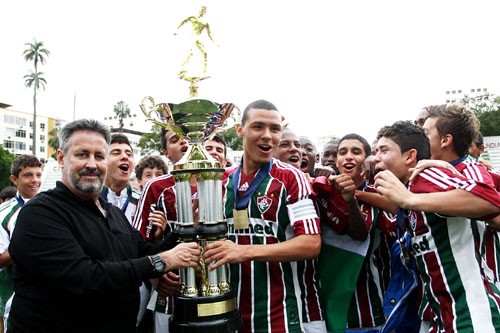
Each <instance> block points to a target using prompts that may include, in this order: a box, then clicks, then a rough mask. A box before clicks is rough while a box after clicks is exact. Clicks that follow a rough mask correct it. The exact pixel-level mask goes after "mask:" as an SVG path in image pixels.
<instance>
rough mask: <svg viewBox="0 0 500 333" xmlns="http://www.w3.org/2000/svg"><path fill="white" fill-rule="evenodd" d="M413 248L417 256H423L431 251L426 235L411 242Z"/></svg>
mask: <svg viewBox="0 0 500 333" xmlns="http://www.w3.org/2000/svg"><path fill="white" fill-rule="evenodd" d="M411 248H412V249H413V251H414V252H415V254H416V255H423V254H424V253H426V252H430V251H431V247H430V243H429V240H428V239H427V237H426V235H423V236H417V237H415V238H413V239H412V241H411Z"/></svg>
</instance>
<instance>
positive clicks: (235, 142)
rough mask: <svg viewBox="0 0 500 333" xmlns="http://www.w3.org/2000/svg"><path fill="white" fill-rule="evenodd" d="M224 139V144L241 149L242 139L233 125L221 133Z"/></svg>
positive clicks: (233, 148)
mask: <svg viewBox="0 0 500 333" xmlns="http://www.w3.org/2000/svg"><path fill="white" fill-rule="evenodd" d="M222 136H223V137H224V139H225V140H226V145H227V146H228V147H230V148H231V149H232V150H243V139H242V138H240V137H239V136H238V134H237V133H236V128H235V127H233V128H231V129H229V130H227V131H226V132H224V133H223V134H222Z"/></svg>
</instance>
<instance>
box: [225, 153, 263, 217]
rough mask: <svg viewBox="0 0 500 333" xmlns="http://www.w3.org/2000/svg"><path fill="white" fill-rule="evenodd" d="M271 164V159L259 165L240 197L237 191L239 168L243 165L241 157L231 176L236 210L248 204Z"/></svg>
mask: <svg viewBox="0 0 500 333" xmlns="http://www.w3.org/2000/svg"><path fill="white" fill-rule="evenodd" d="M272 166H273V160H272V159H271V160H270V161H269V162H268V163H266V164H264V165H263V166H261V167H260V169H259V171H257V174H256V175H255V177H254V179H253V181H252V184H250V187H249V188H248V189H247V190H246V191H245V193H243V197H242V198H240V197H239V194H238V192H239V188H240V175H241V168H242V167H243V158H241V162H240V165H239V166H238V169H236V172H235V173H234V176H233V187H234V207H235V208H236V210H242V209H245V208H246V207H247V206H248V203H249V202H250V198H251V197H252V195H253V194H254V192H255V191H256V190H257V188H258V187H259V185H260V184H261V183H262V181H263V180H264V179H265V178H266V176H267V175H268V174H269V171H271V167H272Z"/></svg>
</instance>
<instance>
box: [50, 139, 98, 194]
mask: <svg viewBox="0 0 500 333" xmlns="http://www.w3.org/2000/svg"><path fill="white" fill-rule="evenodd" d="M107 154H108V145H107V143H106V140H105V139H104V137H103V136H102V135H101V134H99V133H97V132H94V131H88V130H80V131H75V132H73V134H72V135H71V138H70V139H69V142H68V148H67V151H66V152H65V153H63V151H62V150H61V149H59V150H58V151H57V161H58V162H59V165H60V166H61V169H62V182H63V183H64V185H66V186H67V187H68V188H69V189H70V191H71V192H73V193H74V194H75V195H77V196H78V197H80V198H83V199H92V200H97V198H98V197H99V194H100V193H101V190H102V185H103V183H104V178H105V177H106V171H107V163H106V157H107Z"/></svg>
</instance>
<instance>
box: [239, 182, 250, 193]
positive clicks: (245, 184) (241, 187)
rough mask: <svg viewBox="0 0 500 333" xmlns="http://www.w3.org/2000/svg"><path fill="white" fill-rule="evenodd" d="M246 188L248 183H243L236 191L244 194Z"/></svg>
mask: <svg viewBox="0 0 500 333" xmlns="http://www.w3.org/2000/svg"><path fill="white" fill-rule="evenodd" d="M248 186H249V185H248V182H245V183H243V184H242V185H241V186H240V187H239V188H238V191H240V192H245V191H246V190H248Z"/></svg>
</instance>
